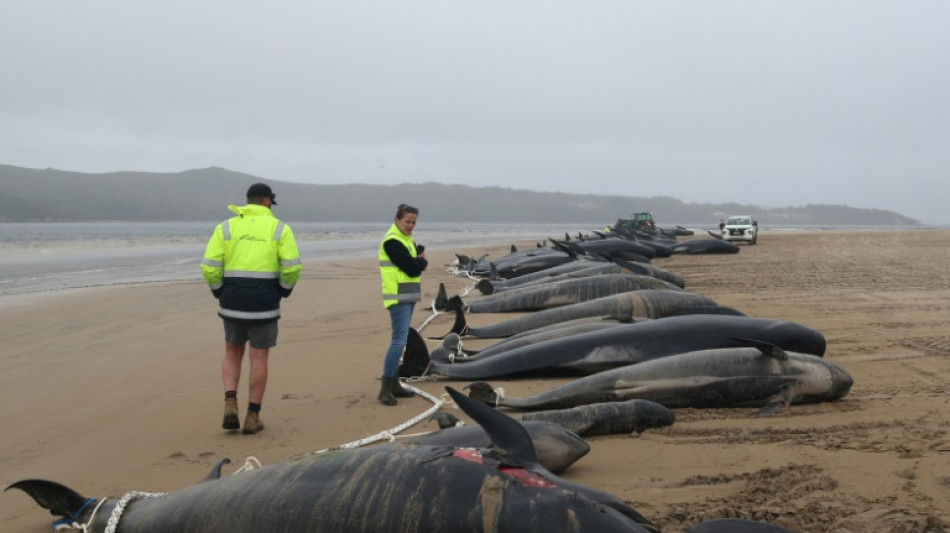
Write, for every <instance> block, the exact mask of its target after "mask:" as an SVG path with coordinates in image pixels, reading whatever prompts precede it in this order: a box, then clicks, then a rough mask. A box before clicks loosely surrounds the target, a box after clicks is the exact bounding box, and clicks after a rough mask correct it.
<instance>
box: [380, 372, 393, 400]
mask: <svg viewBox="0 0 950 533" xmlns="http://www.w3.org/2000/svg"><path fill="white" fill-rule="evenodd" d="M394 379H396V378H387V377H386V376H383V384H382V385H381V386H380V387H379V403H381V404H383V405H396V398H393V380H394Z"/></svg>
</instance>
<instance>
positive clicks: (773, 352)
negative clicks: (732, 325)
mask: <svg viewBox="0 0 950 533" xmlns="http://www.w3.org/2000/svg"><path fill="white" fill-rule="evenodd" d="M730 338H731V339H732V340H734V341H736V342H738V343H739V344H742V345H743V346H749V347H751V348H756V349H758V350H759V351H760V352H762V355H764V356H765V357H771V358H773V359H778V360H779V361H787V360H788V354H787V353H785V350H783V349H781V348H779V347H778V346H776V345H774V344H772V343H770V342H765V341H759V340H755V339H747V338H744V337H730Z"/></svg>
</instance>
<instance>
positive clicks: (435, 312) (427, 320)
mask: <svg viewBox="0 0 950 533" xmlns="http://www.w3.org/2000/svg"><path fill="white" fill-rule="evenodd" d="M429 309H431V310H432V315H430V316H429V318H427V319H425V320H424V321H423V322H422V324H420V325H419V327H418V328H416V331H418V332H419V333H422V330H424V329H426V326H428V325H429V322H432V319H434V318H435V317H437V316H439V315H441V314H442V313H440V312H439V310H438V309H436V308H435V300H432V305H431V306H430V307H429Z"/></svg>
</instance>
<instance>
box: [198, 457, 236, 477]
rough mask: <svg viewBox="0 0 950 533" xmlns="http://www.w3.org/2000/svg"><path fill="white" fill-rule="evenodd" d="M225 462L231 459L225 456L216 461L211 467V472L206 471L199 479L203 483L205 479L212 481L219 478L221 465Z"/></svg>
mask: <svg viewBox="0 0 950 533" xmlns="http://www.w3.org/2000/svg"><path fill="white" fill-rule="evenodd" d="M227 464H231V460H230V459H228V458H227V457H225V458H224V459H221V460H220V461H218V464H216V465H214V468H212V469H211V472H208V475H207V476H205V478H204V479H202V480H201V481H200V483H204V482H205V481H214V480H216V479H221V467H222V466H224V465H227Z"/></svg>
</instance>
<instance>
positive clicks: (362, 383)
mask: <svg viewBox="0 0 950 533" xmlns="http://www.w3.org/2000/svg"><path fill="white" fill-rule="evenodd" d="M696 238H705V237H703V236H701V235H697V236H696ZM510 244H511V243H495V244H493V245H490V244H488V243H486V245H485V246H484V247H477V246H469V247H466V249H451V250H449V249H445V250H429V251H428V252H427V255H428V256H429V259H430V267H429V271H428V272H427V273H426V274H425V276H424V280H423V285H424V286H423V290H424V295H423V298H424V303H428V302H430V301H431V300H432V298H434V296H435V293H436V290H437V288H438V283H439V282H440V281H441V282H444V283H445V284H446V286H447V288H448V289H449V292H450V293H456V292H459V291H460V290H463V289H465V288H468V287H470V286H471V285H472V280H469V279H466V278H462V277H457V276H454V275H452V274H451V273H449V272H448V271H447V269H446V267H445V265H447V264H448V263H450V262H451V261H452V260H453V259H454V258H455V256H454V253H456V252H458V253H465V254H468V255H472V256H479V255H481V254H483V253H486V252H490V253H491V254H492V256H501V255H504V254H505V253H507V250H508V247H509V245H510ZM517 244H518V245H519V246H520V247H525V246H533V245H534V243H527V242H521V243H517ZM374 263H375V261H373V260H369V259H358V260H346V261H332V262H325V263H308V264H306V265H305V270H304V276H303V279H302V280H301V282H300V284H299V285H298V287H297V289H296V290H295V291H294V294H293V296H292V298H290V299H289V300H286V301H285V303H284V311H283V314H284V318H283V319H282V320H281V322H280V340H279V346H278V347H277V348H276V349H275V350H274V351H273V352H272V355H271V365H270V380H269V383H268V389H267V394H266V397H265V402H264V408H263V411H262V415H261V416H262V419H263V421H264V422H265V424H266V426H267V427H266V429H265V430H264V431H263V432H261V433H260V434H258V435H242V434H240V433H228V432H225V431H223V430H221V429H220V423H221V406H222V390H221V382H220V363H221V356H222V353H223V342H222V335H223V334H222V332H221V325H220V320H219V319H218V317H217V316H216V314H215V309H216V301H215V300H214V299H213V298H212V297H211V295H210V293H209V292H208V290H207V287H206V286H205V285H204V283H203V282H202V281H201V280H200V279H199V278H198V274H197V272H196V279H195V281H194V282H186V283H168V284H141V285H123V286H118V287H110V288H97V289H83V290H76V291H63V292H61V293H56V294H54V295H50V294H43V295H37V296H26V297H18V298H16V300H7V301H6V302H3V305H0V332H2V335H0V338H2V339H3V344H2V347H0V413H2V421H3V432H2V434H0V443H2V445H0V467H2V479H0V484H2V485H3V486H4V487H6V486H7V485H9V484H10V483H12V482H14V481H17V480H20V479H25V478H46V479H51V480H54V481H58V482H60V483H63V484H65V485H67V486H70V487H71V488H73V489H76V490H77V491H78V492H80V493H81V494H83V495H84V496H87V497H95V498H101V497H104V496H111V497H119V496H122V495H123V494H125V493H126V492H127V491H129V490H141V491H152V492H158V491H172V490H176V489H179V488H182V487H184V486H188V485H191V484H193V483H196V482H198V481H199V480H201V479H202V478H203V477H204V476H205V475H206V474H207V472H208V471H209V470H210V469H211V467H212V466H213V465H214V464H215V463H217V462H218V461H219V460H220V459H221V458H224V457H229V458H231V459H232V461H234V463H235V464H234V465H231V466H232V467H231V468H227V469H226V471H225V475H228V474H230V473H232V472H233V471H234V470H235V469H236V468H237V467H239V466H240V465H241V464H242V463H243V462H244V460H245V458H246V457H249V456H253V457H256V458H257V459H259V460H260V461H261V462H262V463H264V464H265V465H266V464H272V463H276V462H279V461H281V460H284V459H287V458H289V457H291V456H294V455H297V454H301V453H308V452H311V451H315V450H320V449H324V448H328V447H332V446H335V445H338V444H342V443H346V442H350V441H354V440H357V439H361V438H363V437H367V436H370V435H373V434H376V433H378V432H380V431H383V430H386V429H389V428H392V427H395V426H397V425H399V424H401V423H402V422H404V421H406V420H408V419H410V418H412V417H414V416H416V415H417V414H419V413H421V412H423V411H425V410H426V409H428V408H429V407H430V405H431V404H430V403H429V402H428V401H426V400H424V399H422V398H413V399H409V400H401V401H400V403H399V405H398V406H397V407H384V406H382V405H380V404H379V403H377V401H376V393H377V391H378V386H379V381H378V380H377V379H376V378H377V376H378V375H379V372H380V369H381V366H382V354H383V352H384V350H385V347H386V345H387V342H388V335H389V323H388V315H387V314H386V313H385V311H384V310H383V309H382V305H381V303H380V301H379V281H378V272H377V269H376V267H375V264H374ZM655 263H656V264H657V265H659V266H662V267H664V268H668V269H671V270H674V271H676V272H677V273H679V274H680V275H682V276H683V277H684V278H685V279H686V282H687V290H690V291H692V292H697V293H700V294H703V295H705V296H708V297H710V298H713V299H714V300H716V301H717V302H718V303H720V304H721V305H727V306H732V307H735V308H737V309H740V310H742V311H743V312H745V313H746V314H748V315H749V316H754V317H763V318H779V319H786V320H794V321H797V322H800V323H802V324H805V325H807V326H810V327H813V328H815V329H818V330H819V331H821V332H822V333H824V335H825V337H826V338H827V340H828V351H827V354H826V357H828V358H829V359H831V360H832V361H834V362H836V363H838V364H840V365H842V366H843V367H844V368H845V369H847V370H848V371H849V372H850V373H851V375H852V376H853V377H854V380H855V384H854V387H853V388H852V390H851V393H850V394H849V395H848V396H846V397H845V398H844V399H843V400H841V401H838V402H834V403H824V404H817V405H793V406H792V407H791V409H790V410H789V411H788V412H786V413H782V414H778V415H773V416H754V410H749V409H717V410H711V409H709V410H706V409H678V410H676V416H677V420H676V423H675V424H674V425H673V426H671V427H669V428H664V429H659V430H648V431H646V432H644V433H643V434H641V435H639V436H637V435H615V436H605V437H592V438H590V439H588V440H589V442H590V444H591V446H592V450H591V453H590V454H589V455H588V456H587V457H585V458H583V459H581V460H580V461H579V462H578V463H576V464H575V465H573V466H572V467H571V468H570V469H568V470H567V471H566V472H564V474H563V475H564V477H566V478H568V479H570V480H572V481H575V482H579V483H583V484H586V485H589V486H592V487H596V488H598V489H602V490H605V491H607V492H610V493H612V494H614V495H616V496H618V497H619V498H621V499H623V500H625V501H627V502H628V503H629V504H630V505H632V506H633V507H635V508H636V509H637V510H638V511H640V512H641V513H642V514H644V515H645V516H647V517H648V518H650V519H651V520H653V521H655V522H656V523H658V524H659V525H661V526H662V527H663V530H664V531H666V532H677V531H684V530H685V529H687V528H688V527H690V526H691V525H694V524H696V523H698V522H701V521H703V520H707V519H710V518H715V517H721V516H734V517H743V518H754V519H760V520H766V521H769V522H772V523H775V524H779V525H782V526H785V527H789V528H792V529H796V530H799V531H802V532H837V533H843V532H865V531H881V532H912V531H921V532H922V531H931V532H937V531H945V530H947V529H948V528H950V434H948V430H950V409H948V407H950V395H948V392H950V387H948V383H950V267H948V265H950V232H947V231H822V232H768V231H766V232H763V234H762V235H761V238H760V240H759V244H758V245H756V246H745V245H743V246H742V250H741V252H740V253H738V254H735V255H694V256H686V255H678V256H674V257H672V258H665V259H657V260H656V261H655ZM474 297H476V296H475V295H474V294H473V295H472V296H471V298H474ZM430 314H431V313H430V311H429V310H428V309H425V308H422V307H421V306H420V307H418V308H417V310H416V314H415V317H414V319H413V325H415V326H419V325H420V324H422V322H423V321H425V320H426V319H428V318H429V316H430ZM508 316H510V315H490V314H486V315H471V316H470V317H469V318H470V321H471V322H472V323H473V324H477V325H480V324H489V323H494V322H497V321H498V320H501V319H503V318H508ZM451 322H452V316H450V315H440V316H438V317H436V318H435V319H433V320H432V321H431V322H430V323H429V324H428V325H427V327H426V328H425V330H424V331H423V335H436V334H439V335H441V334H443V333H445V332H447V331H448V330H449V327H450V326H451ZM490 342H491V341H487V340H486V341H471V342H470V344H467V345H470V346H472V347H477V346H479V345H480V344H487V343H490ZM433 344H434V343H433ZM245 365H246V363H245ZM245 377H246V366H245ZM565 381H566V379H563V378H558V379H550V378H549V379H529V380H518V381H515V380H507V381H498V380H495V381H494V382H493V383H495V384H496V385H498V384H500V385H502V386H504V388H505V390H506V391H507V393H508V394H509V395H511V396H521V395H527V394H533V393H536V392H539V391H542V390H546V389H547V388H550V387H552V386H554V385H557V384H560V383H563V382H565ZM446 385H453V386H457V387H461V386H462V385H464V383H463V382H457V381H452V380H445V379H438V380H431V381H426V382H422V383H419V384H418V385H417V386H418V387H420V388H421V389H423V390H426V391H428V392H430V393H432V394H435V395H440V394H441V393H442V392H443V391H444V386H446ZM239 398H240V402H241V404H242V411H243V406H244V404H245V402H246V401H247V388H246V379H245V381H244V382H242V383H241V389H240V391H239ZM445 409H452V407H446V408H445ZM452 412H454V413H456V414H460V413H459V411H457V410H453V411H452ZM464 418H465V417H464V416H463V419H464ZM433 429H435V427H434V424H432V423H426V422H423V423H420V424H419V425H417V426H414V427H412V428H410V429H408V430H406V433H415V432H421V431H430V430H433ZM52 520H53V518H52V517H51V516H50V515H49V514H48V512H47V511H46V510H44V509H42V508H40V507H39V506H37V505H36V504H35V503H34V502H33V500H32V499H30V498H29V497H28V496H27V495H25V494H24V493H22V492H20V491H10V492H5V493H2V494H0V530H2V531H11V532H13V531H24V532H36V533H39V532H43V531H49V525H50V523H51V522H52Z"/></svg>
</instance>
